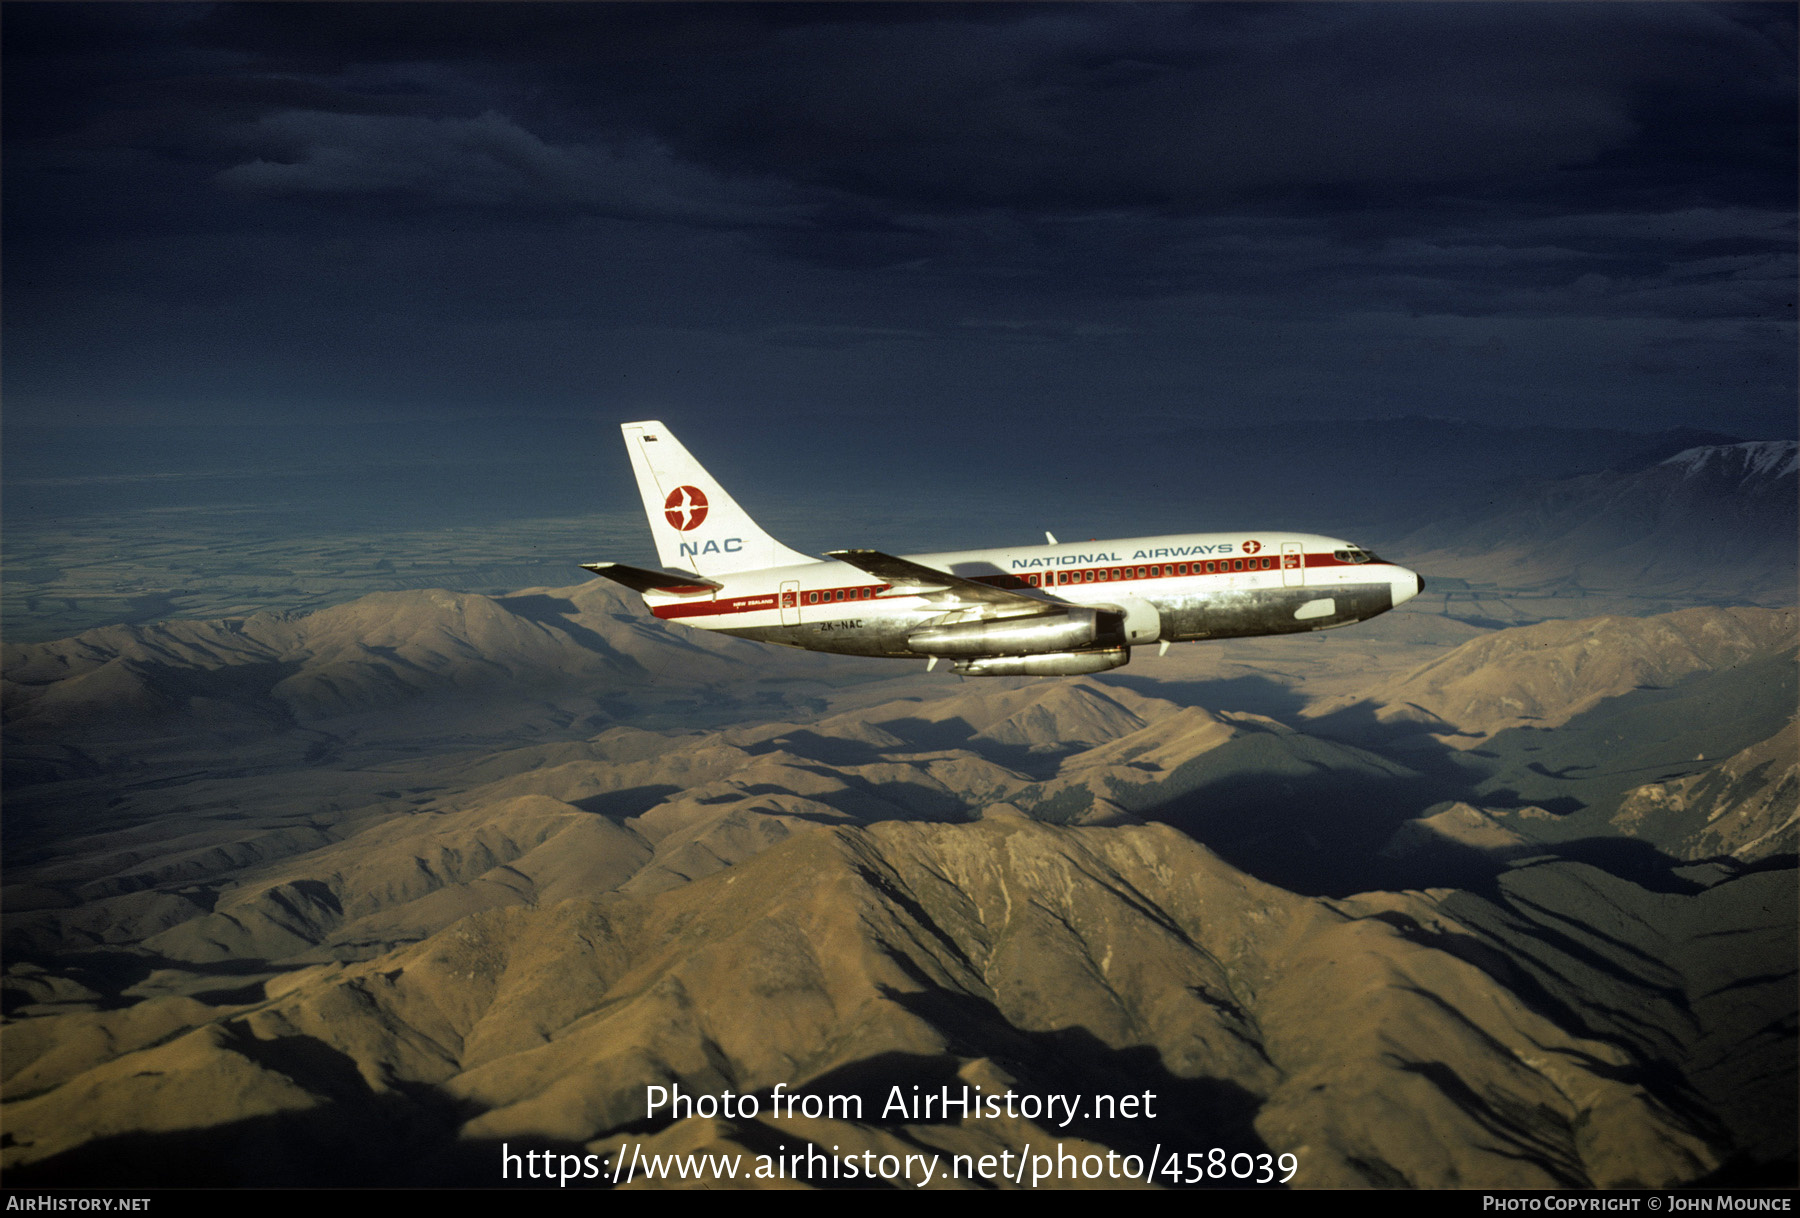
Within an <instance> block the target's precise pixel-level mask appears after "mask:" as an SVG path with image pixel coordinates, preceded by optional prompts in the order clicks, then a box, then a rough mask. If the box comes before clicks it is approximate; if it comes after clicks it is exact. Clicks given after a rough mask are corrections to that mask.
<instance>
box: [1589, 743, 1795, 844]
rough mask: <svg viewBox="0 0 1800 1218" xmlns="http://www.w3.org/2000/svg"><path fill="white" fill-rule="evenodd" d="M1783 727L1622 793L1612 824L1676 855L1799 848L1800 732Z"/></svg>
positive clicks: (1621, 830)
mask: <svg viewBox="0 0 1800 1218" xmlns="http://www.w3.org/2000/svg"><path fill="white" fill-rule="evenodd" d="M1796 729H1797V725H1796V723H1795V722H1794V721H1792V720H1790V721H1789V722H1788V724H1787V726H1786V727H1784V728H1783V729H1782V730H1781V731H1779V732H1777V733H1776V734H1775V735H1773V736H1771V737H1770V738H1769V739H1767V740H1765V741H1763V742H1762V743H1760V744H1756V745H1752V746H1751V747H1749V748H1747V749H1745V750H1743V751H1742V752H1740V753H1737V754H1736V755H1734V756H1732V757H1729V758H1727V759H1726V760H1725V761H1723V762H1721V763H1720V764H1718V765H1717V766H1714V767H1713V768H1711V769H1709V770H1706V771H1704V772H1702V773H1699V774H1690V775H1689V776H1688V777H1686V778H1678V779H1675V780H1674V781H1671V782H1653V783H1648V784H1646V785H1645V786H1641V787H1639V788H1637V789H1636V790H1635V791H1633V792H1631V793H1630V794H1629V795H1627V796H1626V797H1625V801H1624V802H1623V803H1622V804H1620V805H1619V810H1618V811H1617V812H1615V813H1614V814H1613V817H1612V823H1613V825H1614V826H1615V827H1616V828H1618V829H1619V831H1620V832H1623V833H1628V834H1631V835H1632V836H1633V837H1643V838H1647V839H1649V840H1651V841H1654V842H1655V843H1656V844H1657V845H1658V846H1660V847H1661V848H1662V849H1664V850H1665V851H1668V852H1669V853H1670V854H1673V855H1674V856H1675V857H1677V858H1684V859H1708V858H1718V857H1720V856H1722V855H1729V856H1731V857H1733V858H1737V859H1742V860H1744V861H1745V862H1754V861H1756V860H1758V859H1766V858H1769V857H1771V856H1773V855H1780V854H1793V853H1795V851H1796V849H1797V848H1800V737H1796V734H1795V733H1796Z"/></svg>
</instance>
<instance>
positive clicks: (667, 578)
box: [581, 562, 725, 596]
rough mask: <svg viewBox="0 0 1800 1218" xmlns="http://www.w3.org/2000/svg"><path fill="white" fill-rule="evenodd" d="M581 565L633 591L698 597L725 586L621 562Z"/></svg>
mask: <svg viewBox="0 0 1800 1218" xmlns="http://www.w3.org/2000/svg"><path fill="white" fill-rule="evenodd" d="M581 566H582V568H583V569H584V570H588V571H592V572H593V573H594V574H595V575H604V576H606V578H608V579H610V580H613V581H614V582H616V583H621V584H624V585H625V586H626V587H627V588H630V589H631V590H632V591H633V592H666V593H668V594H670V595H671V596H695V595H698V594H699V593H702V592H717V591H718V590H719V589H720V588H723V587H724V586H725V585H724V584H721V583H719V582H718V581H717V580H713V579H707V578H705V577H704V576H700V575H686V574H681V573H678V572H674V571H650V570H646V569H645V568H643V567H628V566H626V565H625V564H624V563H622V562H584V563H582V564H581Z"/></svg>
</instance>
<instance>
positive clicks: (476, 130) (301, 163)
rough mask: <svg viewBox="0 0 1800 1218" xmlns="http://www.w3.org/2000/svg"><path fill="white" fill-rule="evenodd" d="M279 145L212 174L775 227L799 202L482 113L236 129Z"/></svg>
mask: <svg viewBox="0 0 1800 1218" xmlns="http://www.w3.org/2000/svg"><path fill="white" fill-rule="evenodd" d="M243 138H244V139H245V141H246V142H248V143H252V144H254V145H257V146H261V147H265V148H275V149H279V150H280V152H278V153H272V154H270V155H269V156H259V157H258V158H257V159H255V160H251V161H245V162H242V163H240V164H237V165H233V166H232V167H230V168H229V169H226V170H224V171H223V172H221V173H219V174H218V175H217V177H216V179H215V180H216V181H217V182H218V183H219V184H220V185H222V186H226V187H230V188H232V189H235V190H240V191H247V192H253V193H261V194H270V195H394V196H404V197H407V198H409V199H412V200H419V201H425V202H430V203H436V204H442V205H466V206H477V207H498V206H514V205H517V206H523V207H525V208H534V207H552V208H558V209H563V208H570V207H573V208H578V209H581V210H588V211H594V212H599V213H603V214H608V215H615V216H626V217H640V218H654V219H663V220H680V221H689V222H703V223H715V224H759V223H760V224H775V223H784V222H792V221H793V220H795V219H797V218H798V217H799V216H800V215H801V213H802V211H803V209H804V205H803V204H802V203H800V202H798V201H796V200H794V199H793V198H791V197H790V195H789V193H788V192H786V191H784V190H782V189H781V188H780V187H778V186H772V185H770V184H767V183H757V182H751V181H748V180H745V179H739V178H728V177H725V176H724V175H721V174H718V173H714V172H710V171H708V170H705V169H702V168H699V167H696V166H693V165H688V164H684V163H683V162H681V161H679V160H678V159H676V158H675V157H674V156H673V155H672V154H671V153H670V152H669V151H668V149H666V148H664V147H662V146H661V145H659V144H657V143H656V142H654V141H651V140H648V139H638V140H634V141H630V142H629V143H624V144H621V145H620V146H617V147H608V146H603V145H594V144H586V145H553V144H550V143H547V142H546V141H544V140H542V139H540V138H539V137H538V136H536V135H534V134H532V133H531V132H529V131H527V130H525V129H524V128H523V127H521V126H519V125H518V124H517V123H515V122H513V121H512V120H510V119H508V118H505V117H503V116H502V115H500V114H497V113H495V112H494V111H492V110H489V111H487V112H485V113H483V114H481V115H479V116H477V117H475V118H471V119H461V118H425V117H420V116H413V115H367V114H343V113H326V112H321V111H304V110H288V111H282V112H280V113H276V114H272V115H269V116H267V117H265V118H263V119H261V120H259V121H258V122H257V123H255V124H254V125H253V126H252V127H250V128H249V129H247V130H246V131H245V132H244V133H243Z"/></svg>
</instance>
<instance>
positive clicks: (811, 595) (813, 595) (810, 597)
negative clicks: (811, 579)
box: [806, 592, 819, 605]
mask: <svg viewBox="0 0 1800 1218" xmlns="http://www.w3.org/2000/svg"><path fill="white" fill-rule="evenodd" d="M806 603H807V604H809V605H816V604H818V603H819V594H818V593H817V592H808V593H807V594H806Z"/></svg>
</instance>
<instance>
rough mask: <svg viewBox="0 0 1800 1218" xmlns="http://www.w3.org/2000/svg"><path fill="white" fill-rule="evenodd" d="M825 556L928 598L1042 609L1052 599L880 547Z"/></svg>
mask: <svg viewBox="0 0 1800 1218" xmlns="http://www.w3.org/2000/svg"><path fill="white" fill-rule="evenodd" d="M825 557H827V558H835V559H837V560H838V561H839V562H847V563H849V564H850V565H851V566H853V567H861V568H862V569H863V570H864V571H867V572H868V573H869V574H870V575H873V576H874V577H875V578H876V579H879V580H881V581H882V582H883V583H885V584H889V585H891V586H892V587H893V588H894V589H895V590H896V591H898V592H904V593H907V594H908V595H911V596H922V597H924V598H925V599H926V600H929V601H937V602H939V603H945V604H959V605H1003V606H1005V607H1007V608H1009V609H1022V608H1027V607H1029V608H1031V609H1034V610H1037V611H1039V612H1042V611H1043V610H1044V609H1046V608H1048V607H1049V606H1050V605H1052V604H1055V603H1056V602H1054V601H1051V600H1048V599H1046V598H1045V597H1043V596H1041V595H1039V596H1032V595H1028V594H1027V593H1025V592H1023V591H1021V590H1017V589H1013V588H996V587H994V585H992V584H984V583H982V582H980V581H979V580H973V579H969V578H968V577H966V576H962V575H952V574H951V573H950V572H948V571H940V570H938V569H937V568H936V567H927V566H925V565H924V564H923V563H916V562H912V561H911V560H909V559H905V558H899V557H896V556H895V555H893V554H883V553H882V552H881V551H880V550H829V551H827V552H826V554H825Z"/></svg>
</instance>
